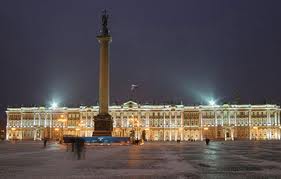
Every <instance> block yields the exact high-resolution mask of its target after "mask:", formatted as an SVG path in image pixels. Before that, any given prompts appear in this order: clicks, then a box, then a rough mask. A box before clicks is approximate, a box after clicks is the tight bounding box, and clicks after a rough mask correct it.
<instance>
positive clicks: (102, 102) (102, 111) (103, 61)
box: [93, 10, 113, 136]
mask: <svg viewBox="0 0 281 179" xmlns="http://www.w3.org/2000/svg"><path fill="white" fill-rule="evenodd" d="M107 21H108V14H107V13H106V10H104V11H103V14H102V29H101V33H100V35H98V36H97V40H98V42H99V44H100V74H99V75H100V76H99V114H98V115H97V116H95V117H94V123H95V130H94V132H93V136H112V130H113V120H112V117H111V115H110V114H109V113H108V105H109V44H110V42H111V36H110V35H109V30H108V28H107Z"/></svg>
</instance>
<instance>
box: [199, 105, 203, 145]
mask: <svg viewBox="0 0 281 179" xmlns="http://www.w3.org/2000/svg"><path fill="white" fill-rule="evenodd" d="M199 120H200V128H199V129H200V139H201V140H203V119H202V110H200V109H199Z"/></svg>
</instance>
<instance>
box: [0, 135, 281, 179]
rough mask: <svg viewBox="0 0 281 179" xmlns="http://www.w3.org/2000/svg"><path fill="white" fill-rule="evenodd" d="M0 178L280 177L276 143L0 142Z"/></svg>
mask: <svg viewBox="0 0 281 179" xmlns="http://www.w3.org/2000/svg"><path fill="white" fill-rule="evenodd" d="M0 178H25V179H28V178H117V179H118V178H239V179H241V178H281V141H223V142H211V143H210V145H209V146H206V145H205V144H204V143H203V142H188V143H157V142H155V143H145V145H142V146H87V147H86V151H85V156H84V158H83V159H82V160H77V157H76V156H75V154H74V153H73V152H71V149H70V148H69V150H68V151H67V148H66V146H65V145H60V144H56V143H49V144H48V146H47V147H46V148H43V142H33V141H24V142H17V143H10V142H0Z"/></svg>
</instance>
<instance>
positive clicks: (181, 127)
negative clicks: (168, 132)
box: [180, 110, 183, 141]
mask: <svg viewBox="0 0 281 179" xmlns="http://www.w3.org/2000/svg"><path fill="white" fill-rule="evenodd" d="M180 114H181V126H180V129H181V130H180V133H181V139H180V140H181V141H182V140H183V110H181V112H180Z"/></svg>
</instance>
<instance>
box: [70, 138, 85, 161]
mask: <svg viewBox="0 0 281 179" xmlns="http://www.w3.org/2000/svg"><path fill="white" fill-rule="evenodd" d="M68 147H69V146H68V144H67V149H66V150H67V151H68V150H69V149H68ZM71 152H74V154H75V156H76V157H77V159H78V160H80V159H84V158H85V141H84V140H83V139H80V138H75V139H73V140H72V141H71Z"/></svg>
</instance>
